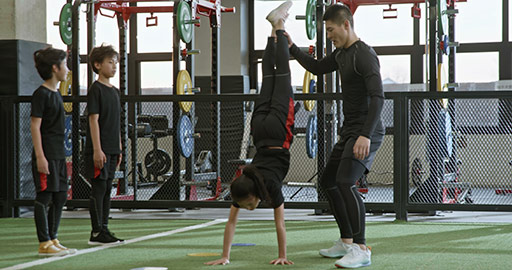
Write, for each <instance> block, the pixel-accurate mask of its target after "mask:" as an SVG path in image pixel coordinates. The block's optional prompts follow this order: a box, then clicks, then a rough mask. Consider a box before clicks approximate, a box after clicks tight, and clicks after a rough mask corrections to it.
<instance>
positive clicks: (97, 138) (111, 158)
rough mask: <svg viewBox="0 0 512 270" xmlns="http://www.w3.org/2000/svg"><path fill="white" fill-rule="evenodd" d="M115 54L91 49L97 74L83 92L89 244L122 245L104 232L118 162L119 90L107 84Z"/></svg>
mask: <svg viewBox="0 0 512 270" xmlns="http://www.w3.org/2000/svg"><path fill="white" fill-rule="evenodd" d="M118 58H119V53H117V52H116V51H115V50H114V48H113V47H112V46H103V45H102V46H100V47H96V48H94V49H92V51H91V53H90V55H89V63H90V64H91V66H92V69H93V71H94V72H95V73H96V74H98V80H96V81H95V82H94V83H93V84H92V85H91V87H90V88H89V91H88V93H87V113H88V122H87V138H86V142H85V157H84V158H85V177H86V178H87V179H90V181H91V186H92V189H91V197H90V201H89V213H90V215H91V225H92V231H91V237H90V239H89V245H105V244H115V243H120V242H123V241H124V240H122V239H119V238H117V237H115V236H114V235H113V234H112V233H111V232H110V231H109V230H108V217H109V214H110V193H111V191H112V180H113V179H114V174H115V171H116V168H117V166H119V163H120V162H121V133H120V131H121V128H120V117H121V103H120V101H119V90H118V89H117V88H115V87H114V86H113V85H112V84H110V78H112V77H114V75H115V74H116V68H117V59H118Z"/></svg>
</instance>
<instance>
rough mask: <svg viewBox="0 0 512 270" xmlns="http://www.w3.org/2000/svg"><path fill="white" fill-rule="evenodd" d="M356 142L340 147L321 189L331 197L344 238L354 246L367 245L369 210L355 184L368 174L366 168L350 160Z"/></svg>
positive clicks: (330, 203)
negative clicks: (366, 225)
mask: <svg viewBox="0 0 512 270" xmlns="http://www.w3.org/2000/svg"><path fill="white" fill-rule="evenodd" d="M353 142H354V141H353V140H349V141H348V142H347V143H338V144H336V146H335V147H334V149H333V151H332V153H331V156H330V157H329V161H328V162H327V166H326V167H325V170H324V173H323V174H322V176H321V178H320V185H321V187H322V188H323V189H324V191H325V192H326V194H327V199H328V201H329V206H330V207H331V211H332V212H333V215H334V218H335V219H336V223H337V224H338V228H339V230H340V235H341V238H353V240H354V243H358V244H363V245H364V244H366V239H365V222H366V221H365V218H366V216H365V215H366V209H365V207H364V202H363V199H362V198H361V195H360V194H359V192H358V191H357V188H356V186H355V184H356V181H357V180H358V179H359V178H361V176H362V175H363V174H364V173H365V172H366V167H365V166H364V165H363V164H362V163H361V162H359V161H358V160H356V159H354V158H351V157H347V156H351V152H352V148H353V146H354V144H353ZM345 151H350V152H345Z"/></svg>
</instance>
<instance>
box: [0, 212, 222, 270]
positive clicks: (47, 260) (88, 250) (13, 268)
mask: <svg viewBox="0 0 512 270" xmlns="http://www.w3.org/2000/svg"><path fill="white" fill-rule="evenodd" d="M226 221H227V219H216V220H213V221H210V222H206V223H202V224H198V225H193V226H188V227H184V228H180V229H176V230H172V231H167V232H161V233H155V234H151V235H146V236H142V237H139V238H134V239H130V240H125V241H124V243H123V244H117V245H106V246H99V247H93V248H86V249H81V250H78V251H77V252H76V253H75V254H70V255H65V256H61V257H51V258H44V259H40V260H35V261H32V262H28V263H22V264H18V265H14V266H10V267H7V268H2V269H1V270H18V269H25V268H28V267H32V266H36V265H41V264H46V263H51V262H55V261H60V260H64V259H67V258H71V257H74V256H78V255H83V254H87V253H92V252H96V251H99V250H104V249H107V248H112V247H118V246H124V245H126V244H133V243H137V242H140V241H146V240H150V239H155V238H158V237H164V236H169V235H173V234H176V233H181V232H186V231H191V230H195V229H202V228H206V227H209V226H212V225H216V224H219V223H223V222H226Z"/></svg>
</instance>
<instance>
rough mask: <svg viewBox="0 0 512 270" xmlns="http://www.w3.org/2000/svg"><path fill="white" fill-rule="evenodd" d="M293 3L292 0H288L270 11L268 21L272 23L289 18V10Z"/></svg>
mask: <svg viewBox="0 0 512 270" xmlns="http://www.w3.org/2000/svg"><path fill="white" fill-rule="evenodd" d="M292 4H293V3H292V1H291V0H288V1H286V2H284V3H282V4H281V5H279V6H278V7H277V8H275V9H274V10H272V11H270V13H269V14H268V15H267V21H269V22H270V23H271V24H274V23H275V22H277V21H278V20H283V21H284V20H286V18H288V10H289V9H290V7H291V6H292Z"/></svg>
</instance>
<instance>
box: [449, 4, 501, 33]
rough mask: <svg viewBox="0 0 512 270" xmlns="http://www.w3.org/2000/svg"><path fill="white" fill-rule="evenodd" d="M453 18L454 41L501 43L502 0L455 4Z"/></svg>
mask: <svg viewBox="0 0 512 270" xmlns="http://www.w3.org/2000/svg"><path fill="white" fill-rule="evenodd" d="M456 8H457V9H458V10H459V14H457V17H455V34H456V41H458V42H462V43H468V42H500V41H502V24H503V22H502V0H486V1H467V2H465V3H457V5H456Z"/></svg>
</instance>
